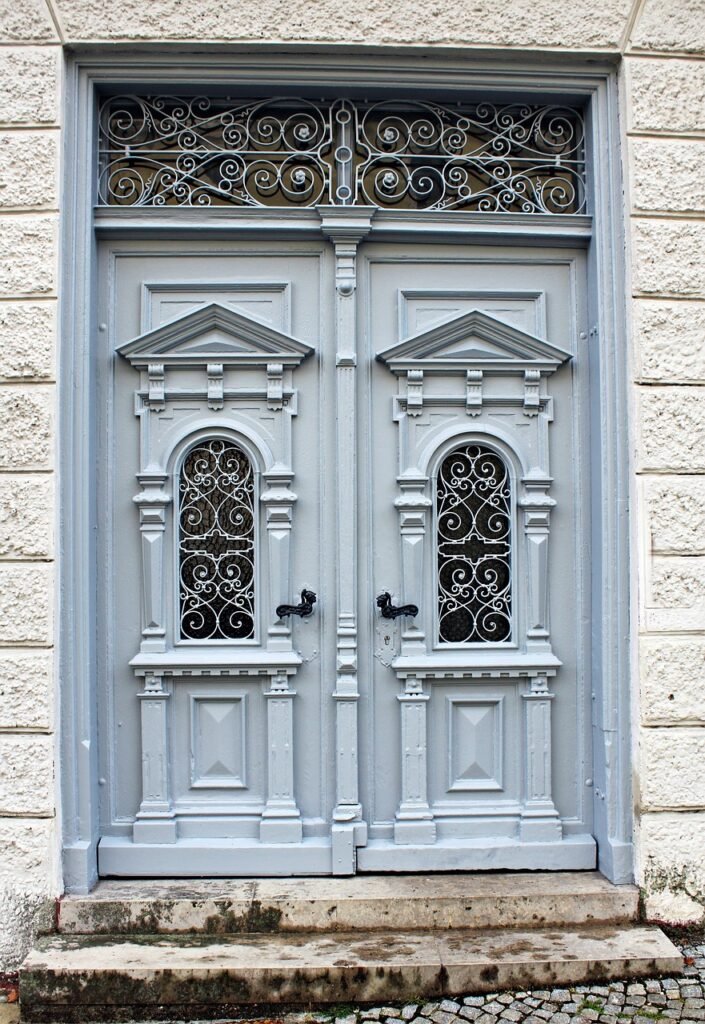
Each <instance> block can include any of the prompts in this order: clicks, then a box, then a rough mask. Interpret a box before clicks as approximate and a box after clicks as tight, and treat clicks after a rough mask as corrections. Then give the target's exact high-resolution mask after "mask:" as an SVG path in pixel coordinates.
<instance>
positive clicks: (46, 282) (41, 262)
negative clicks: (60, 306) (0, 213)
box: [0, 213, 57, 298]
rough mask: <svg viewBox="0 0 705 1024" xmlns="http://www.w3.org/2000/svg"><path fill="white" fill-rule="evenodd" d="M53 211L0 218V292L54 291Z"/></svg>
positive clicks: (33, 292) (54, 234) (54, 248)
mask: <svg viewBox="0 0 705 1024" xmlns="http://www.w3.org/2000/svg"><path fill="white" fill-rule="evenodd" d="M56 254H57V221H56V215H55V214H50V213H48V214H43V215H42V216H34V215H32V216H27V215H24V214H21V215H15V216H11V215H6V216H4V217H0V294H1V295H5V296H7V297H8V298H12V297H13V296H17V297H18V298H21V297H22V296H24V295H33V294H34V295H42V294H49V293H51V292H55V291H56Z"/></svg>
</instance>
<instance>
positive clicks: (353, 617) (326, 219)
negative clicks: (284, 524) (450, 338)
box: [319, 206, 374, 874]
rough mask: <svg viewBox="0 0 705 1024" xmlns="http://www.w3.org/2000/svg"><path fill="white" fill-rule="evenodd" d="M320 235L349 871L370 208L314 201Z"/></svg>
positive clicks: (355, 792)
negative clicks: (329, 360)
mask: <svg viewBox="0 0 705 1024" xmlns="http://www.w3.org/2000/svg"><path fill="white" fill-rule="evenodd" d="M319 213H320V217H321V224H322V230H323V234H324V235H325V236H326V237H327V238H329V239H330V240H331V242H332V243H333V245H334V246H335V284H336V297H335V305H336V309H335V325H336V407H337V408H338V409H339V410H345V412H344V414H341V415H339V416H338V417H337V418H336V475H337V479H336V482H335V484H336V494H337V502H336V508H337V514H336V552H335V555H336V558H335V560H336V566H337V587H336V589H337V609H336V612H337V614H336V619H337V621H336V630H337V650H338V654H337V667H336V681H335V690H334V693H333V697H334V699H335V702H336V704H335V706H336V803H335V809H334V811H333V821H334V827H333V833H332V840H333V871H334V873H335V874H352V872H353V871H354V869H355V856H354V839H352V838H351V835H350V833H351V831H352V832H355V831H357V832H358V833H359V834H361V829H360V826H359V824H358V825H356V824H355V823H356V822H357V823H360V822H361V821H362V808H361V806H360V800H359V782H358V757H357V750H358V722H357V717H358V716H357V702H358V700H359V696H360V694H359V690H358V685H357V601H358V585H357V514H356V508H357V479H356V463H357V451H356V445H357V416H356V408H357V403H356V400H355V390H356V387H355V384H356V381H355V375H356V367H357V323H356V297H355V289H356V283H357V282H356V256H357V247H358V245H359V243H360V241H361V239H362V238H364V237H365V235H367V233H368V232H369V230H370V224H371V221H372V216H373V213H374V209H373V208H366V207H352V206H348V207H339V208H337V209H334V208H331V207H319Z"/></svg>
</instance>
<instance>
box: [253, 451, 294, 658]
mask: <svg viewBox="0 0 705 1024" xmlns="http://www.w3.org/2000/svg"><path fill="white" fill-rule="evenodd" d="M262 475H263V479H264V482H265V489H264V491H263V493H262V495H261V496H260V501H261V502H262V504H263V505H264V506H265V508H266V510H267V512H266V517H267V557H268V560H269V566H268V570H269V571H268V574H267V575H268V578H269V594H268V598H267V600H268V602H269V604H268V607H267V609H266V618H267V624H268V625H267V649H268V650H270V651H285V650H290V649H291V626H290V625H289V620H287V619H278V618H277V614H276V609H277V607H278V606H279V605H280V604H286V603H287V602H288V601H289V600H290V598H291V594H290V578H291V564H290V560H291V521H292V517H293V509H294V502H295V501H296V495H295V494H294V492H293V491H292V490H291V489H290V487H289V485H290V483H291V481H292V480H293V478H294V474H293V473H292V471H291V470H290V469H288V468H287V467H285V466H279V467H276V466H275V467H273V468H272V469H269V470H267V472H266V473H263V474H262Z"/></svg>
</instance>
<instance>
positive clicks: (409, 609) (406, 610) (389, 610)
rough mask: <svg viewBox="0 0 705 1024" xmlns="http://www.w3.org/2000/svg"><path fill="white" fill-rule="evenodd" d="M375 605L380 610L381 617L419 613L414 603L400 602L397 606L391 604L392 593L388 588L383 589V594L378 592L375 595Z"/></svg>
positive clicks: (391, 617)
mask: <svg viewBox="0 0 705 1024" xmlns="http://www.w3.org/2000/svg"><path fill="white" fill-rule="evenodd" d="M377 607H378V608H380V609H381V610H382V618H383V619H397V618H398V617H399V616H400V615H409V616H411V617H413V616H414V615H418V614H419V609H418V607H417V605H415V604H402V605H399V607H398V608H397V607H396V606H395V605H393V604H392V595H391V594H390V593H389V591H388V590H385V592H384V593H383V594H379V595H378V597H377Z"/></svg>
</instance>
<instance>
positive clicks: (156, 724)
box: [132, 673, 176, 843]
mask: <svg viewBox="0 0 705 1024" xmlns="http://www.w3.org/2000/svg"><path fill="white" fill-rule="evenodd" d="M139 700H140V705H141V707H140V710H141V719H142V802H141V804H140V809H139V811H138V812H137V815H136V821H135V824H134V825H133V829H132V836H133V840H134V842H136V843H175V842H176V820H175V816H174V810H173V808H172V805H171V798H170V793H169V765H170V759H169V725H168V721H167V707H168V701H169V692H168V690H167V689H166V687H165V686H164V679H163V677H162V676H160V675H153V674H151V673H148V674H147V675H146V676H145V680H144V690H143V691H142V693H140V694H139Z"/></svg>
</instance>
